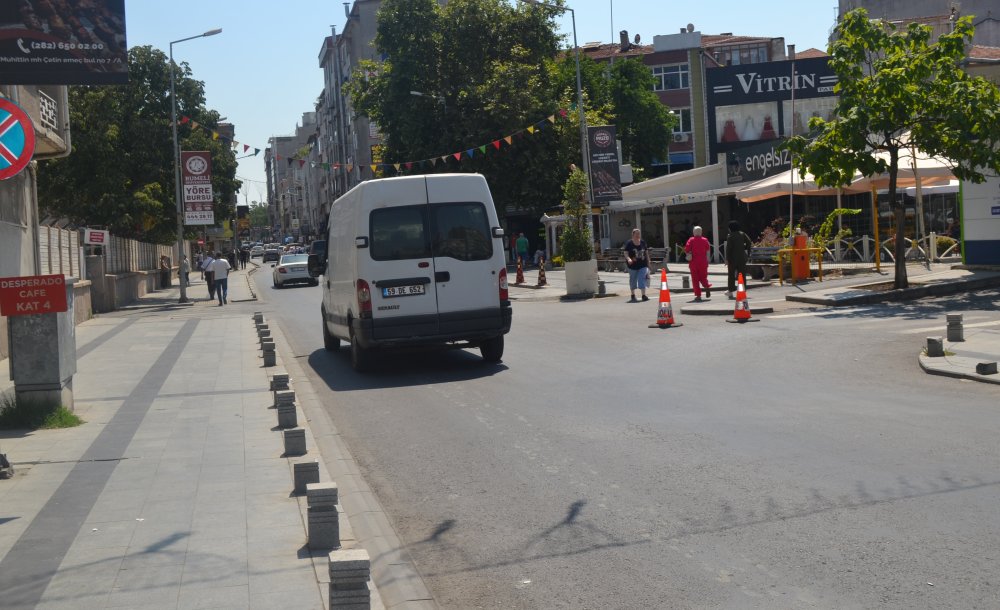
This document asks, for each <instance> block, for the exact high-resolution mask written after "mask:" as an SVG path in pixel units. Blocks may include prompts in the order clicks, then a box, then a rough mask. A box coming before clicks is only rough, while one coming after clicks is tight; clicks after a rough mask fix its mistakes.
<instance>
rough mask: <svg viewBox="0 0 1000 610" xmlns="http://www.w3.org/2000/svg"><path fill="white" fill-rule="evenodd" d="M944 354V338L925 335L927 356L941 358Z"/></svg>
mask: <svg viewBox="0 0 1000 610" xmlns="http://www.w3.org/2000/svg"><path fill="white" fill-rule="evenodd" d="M942 356H944V339H942V338H941V337H927V357H928V358H941V357H942Z"/></svg>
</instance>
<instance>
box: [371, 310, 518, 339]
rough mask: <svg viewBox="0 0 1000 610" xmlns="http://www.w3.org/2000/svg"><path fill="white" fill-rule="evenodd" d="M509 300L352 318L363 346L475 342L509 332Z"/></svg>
mask: <svg viewBox="0 0 1000 610" xmlns="http://www.w3.org/2000/svg"><path fill="white" fill-rule="evenodd" d="M511 317H512V311H511V308H510V302H509V301H508V302H507V303H504V304H503V305H502V306H501V307H500V308H496V307H490V308H488V309H475V310H470V311H461V312H454V313H449V314H444V315H440V316H439V315H429V316H401V317H396V318H381V319H375V320H372V319H362V320H357V319H356V320H353V321H352V322H353V326H354V328H353V330H354V334H355V336H356V337H357V338H358V342H359V343H360V344H361V346H362V347H364V348H379V347H395V346H413V347H416V346H424V345H426V346H431V345H444V344H448V343H456V342H466V343H473V344H474V343H477V342H480V341H484V340H486V339H491V338H493V337H496V336H499V335H504V334H507V333H508V332H510V322H511Z"/></svg>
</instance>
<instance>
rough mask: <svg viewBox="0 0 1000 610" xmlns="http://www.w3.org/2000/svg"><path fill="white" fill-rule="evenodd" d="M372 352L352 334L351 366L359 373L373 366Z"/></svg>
mask: <svg viewBox="0 0 1000 610" xmlns="http://www.w3.org/2000/svg"><path fill="white" fill-rule="evenodd" d="M371 360H372V356H371V353H370V352H369V351H368V350H366V349H365V348H363V347H361V344H360V343H358V338H357V337H356V336H355V335H353V334H352V335H351V368H353V369H354V370H355V371H357V372H359V373H365V372H367V371H368V369H370V368H371Z"/></svg>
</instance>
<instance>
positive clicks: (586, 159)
mask: <svg viewBox="0 0 1000 610" xmlns="http://www.w3.org/2000/svg"><path fill="white" fill-rule="evenodd" d="M524 1H525V2H527V3H528V4H534V5H536V6H547V7H549V8H554V9H556V10H560V11H569V14H570V17H571V19H572V21H573V50H574V51H575V53H576V107H577V109H578V110H579V111H580V153H581V155H582V156H583V165H582V166H581V167H583V172H584V174H585V175H586V176H587V199H588V200H589V199H590V198H591V191H590V155H589V154H588V148H589V147H588V146H587V117H586V115H585V114H584V113H583V84H582V81H581V79H580V45H578V44H576V11H574V10H573V9H571V8H570V7H568V6H559V5H558V4H549V3H548V2H541V1H540V0H524ZM590 219H591V216H590V215H589V214H588V215H587V220H588V222H587V224H588V225H589V224H590ZM591 235H593V231H591Z"/></svg>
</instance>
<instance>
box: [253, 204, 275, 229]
mask: <svg viewBox="0 0 1000 610" xmlns="http://www.w3.org/2000/svg"><path fill="white" fill-rule="evenodd" d="M249 218H250V226H251V227H253V228H254V229H263V228H264V227H266V226H268V225H269V224H270V222H271V221H270V218H269V217H268V215H267V205H266V204H263V203H260V202H258V201H254V202H253V203H251V204H250V215H249Z"/></svg>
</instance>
